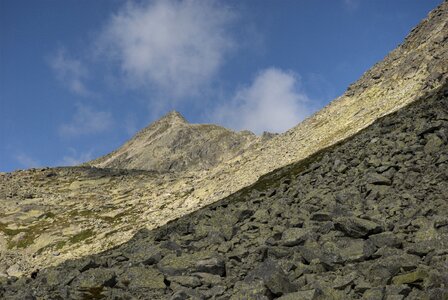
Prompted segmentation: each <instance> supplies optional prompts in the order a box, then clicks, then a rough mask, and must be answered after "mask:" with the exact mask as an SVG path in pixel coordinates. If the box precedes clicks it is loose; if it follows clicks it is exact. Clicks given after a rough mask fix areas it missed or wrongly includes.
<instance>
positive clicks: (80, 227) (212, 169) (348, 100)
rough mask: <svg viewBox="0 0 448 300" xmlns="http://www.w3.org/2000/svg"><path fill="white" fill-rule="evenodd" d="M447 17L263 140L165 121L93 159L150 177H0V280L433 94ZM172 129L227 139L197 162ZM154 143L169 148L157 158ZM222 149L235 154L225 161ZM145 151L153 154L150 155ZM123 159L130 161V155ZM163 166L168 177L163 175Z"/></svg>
mask: <svg viewBox="0 0 448 300" xmlns="http://www.w3.org/2000/svg"><path fill="white" fill-rule="evenodd" d="M447 20H448V2H443V3H442V4H441V5H440V6H439V7H438V8H437V9H435V10H434V11H433V12H431V13H430V14H429V16H428V18H427V19H425V20H424V21H423V22H422V23H421V24H420V25H419V26H417V27H416V29H414V30H413V31H412V32H411V34H410V35H409V36H408V38H407V39H406V41H405V42H404V43H403V44H402V45H401V46H399V47H398V48H397V49H396V50H394V51H393V52H392V53H391V54H389V55H388V56H387V57H386V58H385V60H384V61H383V62H380V63H378V64H377V65H375V66H374V67H373V68H372V69H371V70H370V71H368V72H366V74H364V75H363V77H362V78H361V79H360V80H359V81H358V82H357V83H355V84H354V85H352V86H351V87H350V88H349V90H348V91H347V92H346V93H345V94H344V95H343V96H341V97H339V98H338V99H336V100H335V101H333V102H332V103H331V104H330V105H328V106H327V107H326V108H324V109H323V110H321V111H320V112H318V113H317V114H315V115H314V116H312V117H310V118H309V119H307V120H305V121H304V122H303V123H301V124H299V125H298V126H296V127H295V128H293V129H291V130H290V131H288V132H286V133H284V134H281V135H278V136H276V137H274V138H272V139H270V140H268V141H261V142H257V140H258V139H257V140H255V138H254V137H252V136H251V135H247V136H246V135H245V134H244V133H239V134H236V133H231V132H230V133H229V132H227V131H226V130H225V129H219V128H218V129H216V131H215V129H213V128H214V127H213V126H212V125H206V126H211V127H208V128H212V129H210V130H208V129H207V130H206V131H202V129H201V126H203V125H189V124H186V122H185V120H183V119H182V118H181V117H180V116H178V115H176V114H172V115H171V116H168V119H174V121H173V120H171V121H170V122H166V123H167V124H166V126H159V127H157V128H161V129H160V131H157V130H154V131H152V130H153V129H154V127H151V126H150V127H149V128H148V130H149V131H145V130H144V131H143V133H142V135H138V136H136V137H135V139H134V140H131V141H130V142H129V143H128V144H127V145H128V146H129V147H127V149H126V147H125V148H121V150H123V149H125V150H126V151H128V150H129V151H128V152H126V151H125V152H120V153H119V152H118V150H117V152H114V153H112V154H111V155H110V156H106V157H104V158H103V159H100V160H98V161H97V163H104V164H106V163H109V162H110V161H115V162H116V163H117V165H116V166H114V167H117V166H118V165H119V167H120V168H135V167H138V166H141V165H142V164H147V168H148V169H158V170H159V171H158V172H154V171H127V170H116V169H98V168H91V167H86V166H84V167H75V168H53V169H37V170H36V169H31V170H26V171H19V172H13V173H9V174H0V277H2V276H21V275H23V274H29V273H31V272H32V271H33V270H35V269H37V268H39V269H42V268H43V267H46V266H49V265H55V264H59V263H60V262H63V261H65V260H67V259H71V258H76V257H81V256H85V255H88V254H91V253H98V252H100V251H103V250H105V249H109V248H111V247H114V246H116V245H118V244H121V243H123V242H125V241H127V240H128V239H129V238H131V237H132V235H133V234H134V233H135V232H136V231H137V230H138V229H140V228H143V227H146V228H148V229H152V228H156V227H159V226H161V225H163V224H165V223H166V222H168V221H170V220H174V219H176V218H179V217H181V216H183V215H185V214H188V213H190V212H193V211H196V210H198V209H199V208H201V207H203V206H205V205H208V204H210V203H213V202H215V201H217V200H219V199H222V198H223V197H225V196H228V195H229V194H232V193H234V192H236V191H238V190H240V189H241V188H244V187H246V186H249V185H251V184H253V183H254V182H256V181H257V180H258V179H259V178H260V176H262V175H264V174H266V173H269V172H272V171H273V170H275V169H277V168H280V167H283V166H286V165H288V164H290V163H293V162H296V161H299V160H302V159H305V158H306V157H308V156H309V155H311V154H313V153H315V152H318V151H320V150H321V149H323V148H325V147H328V146H331V145H333V144H335V143H337V142H339V141H341V140H343V139H345V138H347V137H349V136H352V135H353V134H356V133H357V132H359V131H360V130H362V129H363V128H365V127H366V126H368V125H369V124H371V123H372V122H374V121H375V120H376V119H378V118H379V117H381V116H384V115H387V114H388V113H390V112H393V111H396V110H397V109H400V108H401V107H404V106H406V105H408V104H409V103H412V102H413V101H415V100H416V99H418V98H419V97H421V96H422V95H425V94H430V93H432V92H433V91H435V90H437V88H438V87H440V86H441V85H443V84H444V83H445V82H446V81H447V74H448V72H447V67H448V53H447V51H448V47H447V37H448V28H447ZM161 123H163V122H162V121H161ZM169 124H175V126H174V128H177V129H172V128H171V127H170V125H169ZM159 125H160V124H159ZM157 126H158V125H157ZM170 128H171V129H170ZM179 128H180V129H182V130H183V128H189V129H188V130H191V131H192V132H196V131H195V130H196V129H198V130H199V131H200V133H197V135H194V136H195V139H196V141H197V142H198V143H199V142H201V143H205V142H206V141H207V140H208V136H210V135H209V133H210V132H212V133H211V135H212V136H214V137H216V138H218V137H219V136H220V135H219V134H218V135H215V134H214V132H223V135H224V136H227V137H228V138H226V139H225V143H224V144H223V145H221V146H218V147H217V148H213V147H211V146H210V145H209V144H203V145H201V147H204V145H205V147H206V148H207V147H208V148H210V147H211V149H212V151H211V152H210V153H206V155H205V156H204V158H205V160H204V163H202V160H200V159H199V158H198V155H197V148H196V145H194V144H191V143H188V141H187V142H185V143H181V144H180V146H181V147H180V148H176V147H177V146H173V147H171V148H170V147H169V146H170V145H173V141H175V140H176V139H175V138H174V137H176V136H178V134H179V132H182V130H178V129H179ZM148 132H154V134H152V135H148V134H147V133H148ZM204 132H205V134H203V133H204ZM189 134H190V133H189ZM192 134H193V133H192ZM194 134H195V133H194ZM142 136H143V137H145V138H144V139H142V138H141V137H142ZM146 137H148V138H146ZM252 139H254V140H252ZM212 141H216V139H212ZM234 141H237V142H238V141H241V144H239V145H240V146H237V147H236V148H235V149H234V148H231V147H230V146H229V145H232V143H233V142H234ZM147 143H149V145H147ZM131 144H132V146H130V145H131ZM174 145H175V144H174ZM159 146H160V147H168V148H167V149H165V150H164V151H160V152H157V151H158V150H159V149H160V147H159ZM151 147H153V148H151ZM227 147H230V148H231V149H233V150H230V151H229V153H230V154H229V155H227V154H226V153H227V151H228V150H227ZM134 148H135V150H134ZM145 149H153V150H154V151H155V152H157V153H158V154H157V156H152V153H150V152H151V151H149V152H146V150H145ZM173 149H181V150H179V151H177V150H173ZM137 150H138V151H137ZM241 150H243V153H242V154H239V151H241ZM123 153H126V155H124V156H122V154H123ZM129 153H130V154H133V155H131V157H128V156H127V154H129ZM134 154H135V155H134ZM165 154H166V157H164V155H165ZM210 154H211V155H210ZM234 155H235V156H234ZM154 157H156V158H157V159H161V162H157V161H155V160H154ZM201 157H202V156H201ZM111 158H113V159H111ZM140 158H141V161H140ZM108 159H111V160H110V161H109V160H108ZM137 162H138V164H137ZM133 163H136V166H132V164H133ZM173 163H174V164H173ZM139 168H140V167H139ZM170 169H171V170H176V172H166V171H169V170H170Z"/></svg>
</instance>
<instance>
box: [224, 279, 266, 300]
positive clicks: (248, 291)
mask: <svg viewBox="0 0 448 300" xmlns="http://www.w3.org/2000/svg"><path fill="white" fill-rule="evenodd" d="M268 294H269V292H268V289H267V288H266V286H265V285H264V283H263V281H261V280H259V279H258V280H252V281H251V282H244V281H238V282H237V283H235V286H234V289H233V293H232V296H231V297H230V300H269V298H268Z"/></svg>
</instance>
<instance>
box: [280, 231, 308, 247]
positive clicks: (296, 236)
mask: <svg viewBox="0 0 448 300" xmlns="http://www.w3.org/2000/svg"><path fill="white" fill-rule="evenodd" d="M308 235H309V231H308V230H307V229H304V228H295V227H293V228H288V229H286V230H285V231H283V234H282V239H281V244H282V245H285V246H297V245H300V244H302V243H304V242H305V240H306V239H307V238H308Z"/></svg>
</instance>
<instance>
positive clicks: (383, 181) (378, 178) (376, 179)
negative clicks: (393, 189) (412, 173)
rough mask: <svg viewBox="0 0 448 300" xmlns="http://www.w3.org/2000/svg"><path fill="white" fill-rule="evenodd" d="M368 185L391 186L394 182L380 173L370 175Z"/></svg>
mask: <svg viewBox="0 0 448 300" xmlns="http://www.w3.org/2000/svg"><path fill="white" fill-rule="evenodd" d="M367 183H370V184H373V185H391V184H392V181H391V180H390V179H389V178H387V177H386V176H384V175H381V174H378V173H370V174H369V175H368V176H367Z"/></svg>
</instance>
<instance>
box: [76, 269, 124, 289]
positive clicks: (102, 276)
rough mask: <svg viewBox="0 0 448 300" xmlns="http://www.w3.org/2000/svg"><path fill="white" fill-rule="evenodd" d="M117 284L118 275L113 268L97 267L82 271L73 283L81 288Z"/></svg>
mask: <svg viewBox="0 0 448 300" xmlns="http://www.w3.org/2000/svg"><path fill="white" fill-rule="evenodd" d="M115 284H116V275H115V272H114V271H113V270H110V269H102V268H95V269H89V270H87V271H85V272H83V273H81V274H80V275H79V276H78V277H76V278H75V280H74V281H73V285H75V286H78V287H80V288H84V289H85V288H98V287H113V286H115Z"/></svg>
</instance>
